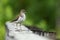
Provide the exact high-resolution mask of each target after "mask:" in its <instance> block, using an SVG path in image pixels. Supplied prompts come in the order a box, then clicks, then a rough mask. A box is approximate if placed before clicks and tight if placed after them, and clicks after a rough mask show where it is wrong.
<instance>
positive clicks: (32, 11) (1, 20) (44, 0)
mask: <svg viewBox="0 0 60 40" xmlns="http://www.w3.org/2000/svg"><path fill="white" fill-rule="evenodd" d="M56 2H57V1H56V0H0V40H4V35H5V22H6V21H9V20H12V19H14V18H15V17H16V16H17V15H18V14H19V12H20V10H21V9H25V10H26V11H27V13H26V17H27V18H26V20H25V21H24V24H25V25H29V26H37V27H38V28H41V29H43V30H45V31H53V32H56V31H57V38H60V36H59V33H60V32H59V31H58V30H59V29H58V30H56V28H57V27H56V10H57V8H56Z"/></svg>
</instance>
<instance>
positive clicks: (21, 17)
mask: <svg viewBox="0 0 60 40" xmlns="http://www.w3.org/2000/svg"><path fill="white" fill-rule="evenodd" d="M25 13H26V11H25V9H21V10H20V14H19V15H18V16H17V17H16V18H15V19H13V20H12V21H11V22H15V23H16V26H17V25H18V24H19V23H20V30H21V25H22V22H23V21H25V19H26V15H25Z"/></svg>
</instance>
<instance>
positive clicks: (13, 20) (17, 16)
mask: <svg viewBox="0 0 60 40" xmlns="http://www.w3.org/2000/svg"><path fill="white" fill-rule="evenodd" d="M18 18H19V15H18V16H17V17H16V18H14V19H13V20H12V21H11V22H14V21H16V20H17V19H18Z"/></svg>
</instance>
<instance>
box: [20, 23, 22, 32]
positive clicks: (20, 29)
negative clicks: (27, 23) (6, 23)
mask: <svg viewBox="0 0 60 40" xmlns="http://www.w3.org/2000/svg"><path fill="white" fill-rule="evenodd" d="M20 31H22V29H21V22H20Z"/></svg>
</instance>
